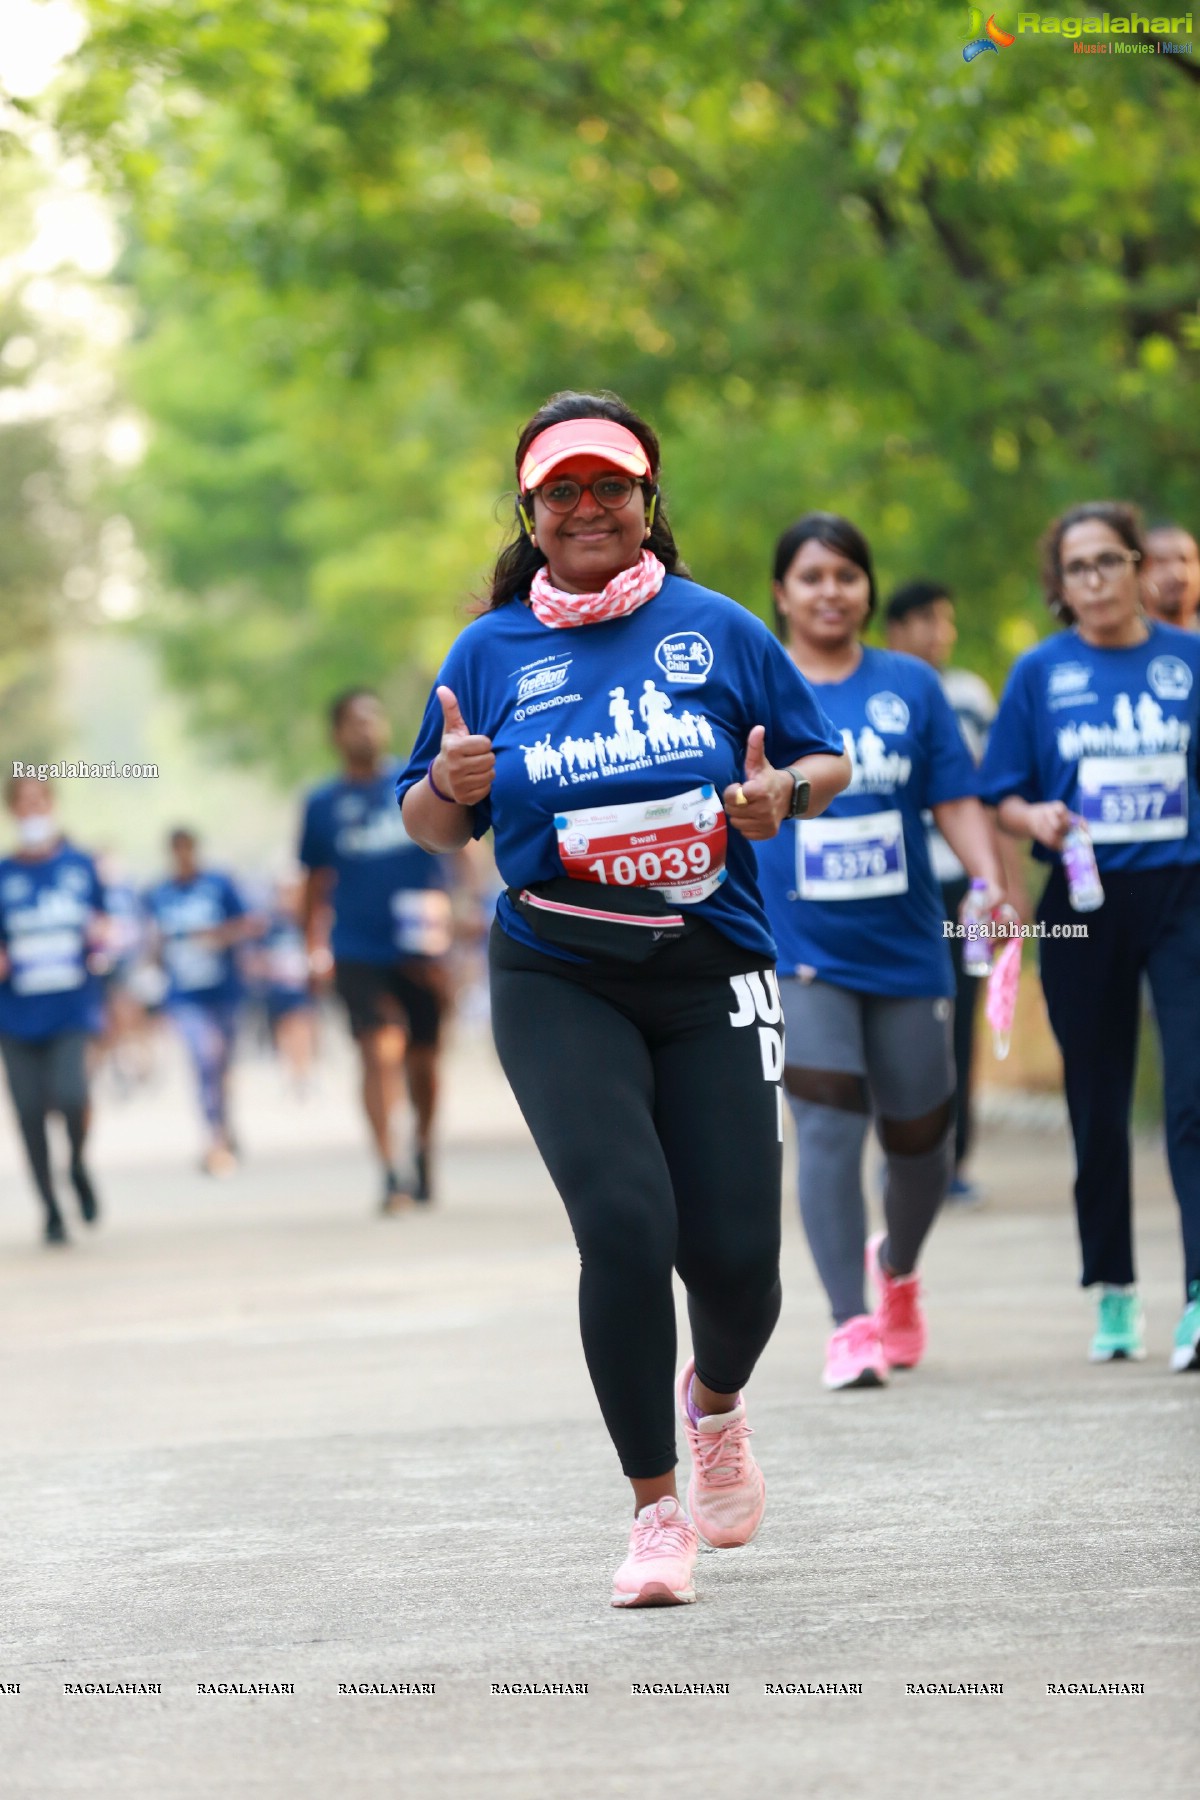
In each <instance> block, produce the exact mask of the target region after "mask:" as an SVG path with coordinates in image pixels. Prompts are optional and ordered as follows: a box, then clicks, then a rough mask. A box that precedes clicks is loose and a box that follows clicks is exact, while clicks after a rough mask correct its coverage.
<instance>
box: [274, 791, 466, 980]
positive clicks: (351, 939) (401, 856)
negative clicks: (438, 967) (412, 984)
mask: <svg viewBox="0 0 1200 1800" xmlns="http://www.w3.org/2000/svg"><path fill="white" fill-rule="evenodd" d="M399 766H400V765H399V764H398V763H396V762H391V763H389V764H388V765H387V766H386V767H385V768H383V769H381V770H380V771H379V773H378V775H374V776H372V777H371V779H370V781H351V780H350V779H349V778H348V777H347V776H344V775H338V776H336V777H335V778H334V779H333V780H332V781H327V782H325V783H324V784H323V786H321V787H319V788H314V790H313V792H312V793H311V794H310V795H309V796H308V800H307V802H306V803H305V808H304V827H303V831H302V833H301V837H300V861H301V862H302V863H303V864H304V866H305V868H306V869H332V870H333V871H334V874H335V875H336V877H337V881H336V885H335V887H334V890H333V896H332V899H333V944H332V948H333V954H334V957H335V959H336V960H337V961H338V962H365V963H376V964H380V965H386V964H388V963H394V962H399V961H400V960H402V959H407V958H408V957H412V956H442V955H444V954H445V952H446V951H447V950H448V949H449V948H450V897H449V895H448V894H447V892H446V888H447V885H448V883H447V877H446V865H445V860H444V858H442V857H440V856H431V855H430V854H429V852H428V851H427V850H422V849H421V847H420V845H419V844H414V843H413V841H412V839H411V838H410V837H409V835H408V833H407V831H406V830H405V829H404V820H403V819H402V818H401V817H400V814H399V811H398V810H397V807H396V775H397V773H398V771H399Z"/></svg>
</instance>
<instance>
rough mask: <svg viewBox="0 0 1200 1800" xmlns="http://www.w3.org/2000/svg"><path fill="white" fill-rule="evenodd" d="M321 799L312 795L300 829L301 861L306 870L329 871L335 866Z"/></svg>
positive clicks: (305, 809)
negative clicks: (322, 812)
mask: <svg viewBox="0 0 1200 1800" xmlns="http://www.w3.org/2000/svg"><path fill="white" fill-rule="evenodd" d="M320 814H321V807H320V797H319V795H317V794H310V795H309V796H308V800H307V802H306V803H305V807H304V823H303V825H302V826H301V827H300V849H299V851H298V852H297V854H298V856H299V859H300V861H301V863H302V864H303V866H304V867H305V868H306V869H328V868H330V867H332V864H333V846H332V845H331V844H330V842H329V833H328V832H327V831H326V830H325V829H324V822H323V820H322V818H321V816H320Z"/></svg>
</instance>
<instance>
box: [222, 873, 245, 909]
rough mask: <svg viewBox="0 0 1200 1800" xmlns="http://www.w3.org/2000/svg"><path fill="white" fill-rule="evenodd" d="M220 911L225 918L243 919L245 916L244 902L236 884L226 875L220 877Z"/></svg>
mask: <svg viewBox="0 0 1200 1800" xmlns="http://www.w3.org/2000/svg"><path fill="white" fill-rule="evenodd" d="M221 912H222V914H223V916H224V917H225V918H227V919H244V918H245V916H246V903H245V901H244V900H243V899H242V896H241V894H240V893H239V892H238V889H237V884H236V883H235V882H234V881H233V880H231V878H230V877H229V876H228V875H223V876H222V877H221Z"/></svg>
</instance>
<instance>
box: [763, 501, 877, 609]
mask: <svg viewBox="0 0 1200 1800" xmlns="http://www.w3.org/2000/svg"><path fill="white" fill-rule="evenodd" d="M810 538H816V540H817V542H818V543H821V544H824V546H825V548H826V549H827V550H836V551H837V554H838V555H839V556H844V557H845V558H846V561H847V562H852V563H853V564H854V566H855V567H856V568H858V569H861V570H862V572H863V574H864V575H865V576H866V578H867V618H868V619H869V618H870V616H871V614H872V613H873V612H874V611H875V605H876V601H877V600H878V598H879V596H878V593H877V591H876V588H875V567H874V564H873V563H872V561H871V546H870V544H868V542H867V540H866V538H865V537H864V536H863V534H862V532H861V531H860V530H859V529H858V526H857V525H852V524H851V523H850V521H849V519H844V518H843V517H842V515H841V513H831V512H810V513H805V515H804V517H803V518H802V519H797V520H796V523H795V524H794V525H789V526H788V528H787V530H786V531H783V532H780V534H779V537H778V538H777V540H776V543H775V559H774V562H773V563H772V565H771V572H772V574H773V576H774V578H775V580H776V581H780V582H781V581H782V580H783V579H784V577H785V576H786V574H787V572H788V570H789V569H790V568H791V566H792V564H793V563H794V562H795V560H796V552H797V551H798V550H799V549H800V548H801V547H802V545H804V544H807V543H808V541H809V539H810ZM774 605H775V630H776V632H777V633H778V635H779V636H780V637H781V638H785V637H786V636H787V631H786V628H785V625H784V620H783V614H782V613H781V612H780V610H779V602H778V601H775V602H774Z"/></svg>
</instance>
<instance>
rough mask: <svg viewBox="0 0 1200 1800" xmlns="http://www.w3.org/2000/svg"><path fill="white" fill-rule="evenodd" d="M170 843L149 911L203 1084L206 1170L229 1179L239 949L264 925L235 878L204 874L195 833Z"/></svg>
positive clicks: (172, 1006) (176, 1012)
mask: <svg viewBox="0 0 1200 1800" xmlns="http://www.w3.org/2000/svg"><path fill="white" fill-rule="evenodd" d="M167 841H168V845H169V848H170V853H171V874H170V876H169V877H168V878H167V880H165V881H160V882H159V883H158V885H157V886H156V887H153V888H151V890H150V892H149V893H148V894H147V896H146V911H147V913H148V914H149V916H150V919H151V921H152V923H153V929H154V936H155V940H156V944H157V949H158V955H159V957H160V959H161V962H162V966H163V969H164V970H165V972H166V976H167V980H168V983H169V986H168V989H167V1011H168V1013H169V1014H170V1017H171V1021H172V1023H173V1024H174V1026H175V1029H176V1030H177V1031H178V1033H179V1035H180V1037H181V1038H182V1039H183V1041H184V1044H185V1045H186V1047H187V1052H188V1055H189V1057H190V1059H191V1063H192V1070H193V1073H194V1075H195V1078H196V1089H197V1094H198V1097H199V1101H200V1111H201V1113H202V1115H203V1118H204V1124H205V1128H206V1131H207V1135H208V1142H207V1144H206V1146H205V1150H204V1155H203V1158H202V1160H201V1164H200V1166H201V1168H202V1169H203V1170H204V1173H205V1174H206V1175H216V1176H222V1177H223V1176H226V1175H231V1174H232V1173H233V1171H234V1169H235V1168H236V1167H237V1155H236V1152H235V1149H234V1142H233V1133H232V1130H231V1128H230V1123H229V1071H230V1067H231V1065H232V1062H233V1049H234V1044H235V1043H236V1041H237V1026H238V1014H239V1012H240V1010H241V1003H242V995H243V985H242V978H241V973H240V971H239V969H238V965H237V959H236V957H235V955H234V950H235V947H236V946H237V945H238V944H242V943H245V942H246V941H247V939H249V938H255V937H258V936H259V935H260V934H261V932H262V928H263V921H262V919H261V918H259V917H258V916H257V915H255V914H252V913H248V912H247V911H246V908H245V906H244V905H243V903H242V898H241V895H240V894H239V893H238V891H237V888H236V887H235V885H234V883H233V881H232V879H231V878H230V877H229V876H228V875H226V874H224V873H223V872H222V871H221V870H219V869H204V868H201V866H200V861H199V857H198V855H197V839H196V834H195V832H194V831H187V830H185V829H183V828H182V827H180V828H179V829H178V830H176V831H173V832H172V833H171V835H170V837H169V839H168V840H167Z"/></svg>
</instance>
